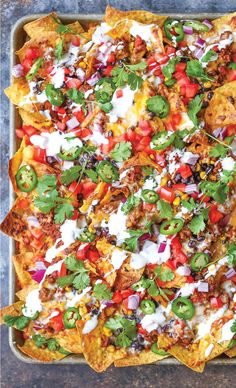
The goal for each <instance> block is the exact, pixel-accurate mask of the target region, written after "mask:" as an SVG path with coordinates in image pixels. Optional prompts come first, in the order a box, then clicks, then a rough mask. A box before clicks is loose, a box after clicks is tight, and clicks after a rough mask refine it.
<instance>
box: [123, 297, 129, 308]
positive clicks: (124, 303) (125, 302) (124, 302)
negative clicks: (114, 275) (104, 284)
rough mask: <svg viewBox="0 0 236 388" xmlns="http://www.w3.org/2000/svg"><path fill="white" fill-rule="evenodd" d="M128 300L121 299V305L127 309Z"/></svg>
mask: <svg viewBox="0 0 236 388" xmlns="http://www.w3.org/2000/svg"><path fill="white" fill-rule="evenodd" d="M128 302H129V298H126V299H123V301H122V306H123V307H124V308H125V309H126V310H129V307H128Z"/></svg>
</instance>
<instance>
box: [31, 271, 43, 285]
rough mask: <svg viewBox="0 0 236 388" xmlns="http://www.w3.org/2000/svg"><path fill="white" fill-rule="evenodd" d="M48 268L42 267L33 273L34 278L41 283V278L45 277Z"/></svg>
mask: <svg viewBox="0 0 236 388" xmlns="http://www.w3.org/2000/svg"><path fill="white" fill-rule="evenodd" d="M45 272H46V270H45V269H40V270H39V271H36V272H35V273H34V274H33V275H31V277H32V279H33V280H35V281H36V282H37V283H40V282H41V280H42V279H43V277H44V274H45Z"/></svg>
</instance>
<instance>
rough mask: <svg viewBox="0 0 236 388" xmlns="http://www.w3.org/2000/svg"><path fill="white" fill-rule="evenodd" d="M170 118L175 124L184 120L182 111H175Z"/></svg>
mask: <svg viewBox="0 0 236 388" xmlns="http://www.w3.org/2000/svg"><path fill="white" fill-rule="evenodd" d="M170 119H171V121H172V123H173V124H174V125H178V124H180V122H181V120H182V116H181V114H180V113H173V114H172V115H171V118H170Z"/></svg>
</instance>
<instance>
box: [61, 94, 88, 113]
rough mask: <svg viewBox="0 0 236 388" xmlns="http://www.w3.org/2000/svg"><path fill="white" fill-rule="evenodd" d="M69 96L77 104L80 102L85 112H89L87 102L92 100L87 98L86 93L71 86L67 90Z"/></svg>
mask: <svg viewBox="0 0 236 388" xmlns="http://www.w3.org/2000/svg"><path fill="white" fill-rule="evenodd" d="M66 94H67V96H68V97H69V98H70V99H71V100H72V101H74V102H75V103H76V104H80V105H81V106H82V109H83V111H84V113H85V114H86V113H87V109H86V102H91V101H89V100H86V99H85V96H84V93H82V92H81V91H80V90H78V89H76V88H70V89H68V90H67V91H66Z"/></svg>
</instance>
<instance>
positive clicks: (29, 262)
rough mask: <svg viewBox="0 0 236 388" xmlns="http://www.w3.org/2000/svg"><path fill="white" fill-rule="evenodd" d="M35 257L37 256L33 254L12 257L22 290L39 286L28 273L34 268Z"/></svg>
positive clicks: (26, 253)
mask: <svg viewBox="0 0 236 388" xmlns="http://www.w3.org/2000/svg"><path fill="white" fill-rule="evenodd" d="M34 257H35V254H34V253H32V252H25V253H20V254H19V255H15V256H13V257H12V260H13V264H14V267H15V271H16V274H17V277H18V279H19V282H20V285H21V287H22V288H24V287H28V286H31V285H36V284H37V282H35V281H34V280H33V279H32V277H31V275H30V274H29V272H28V271H27V270H28V269H30V268H31V267H33V266H34V260H33V259H34Z"/></svg>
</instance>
